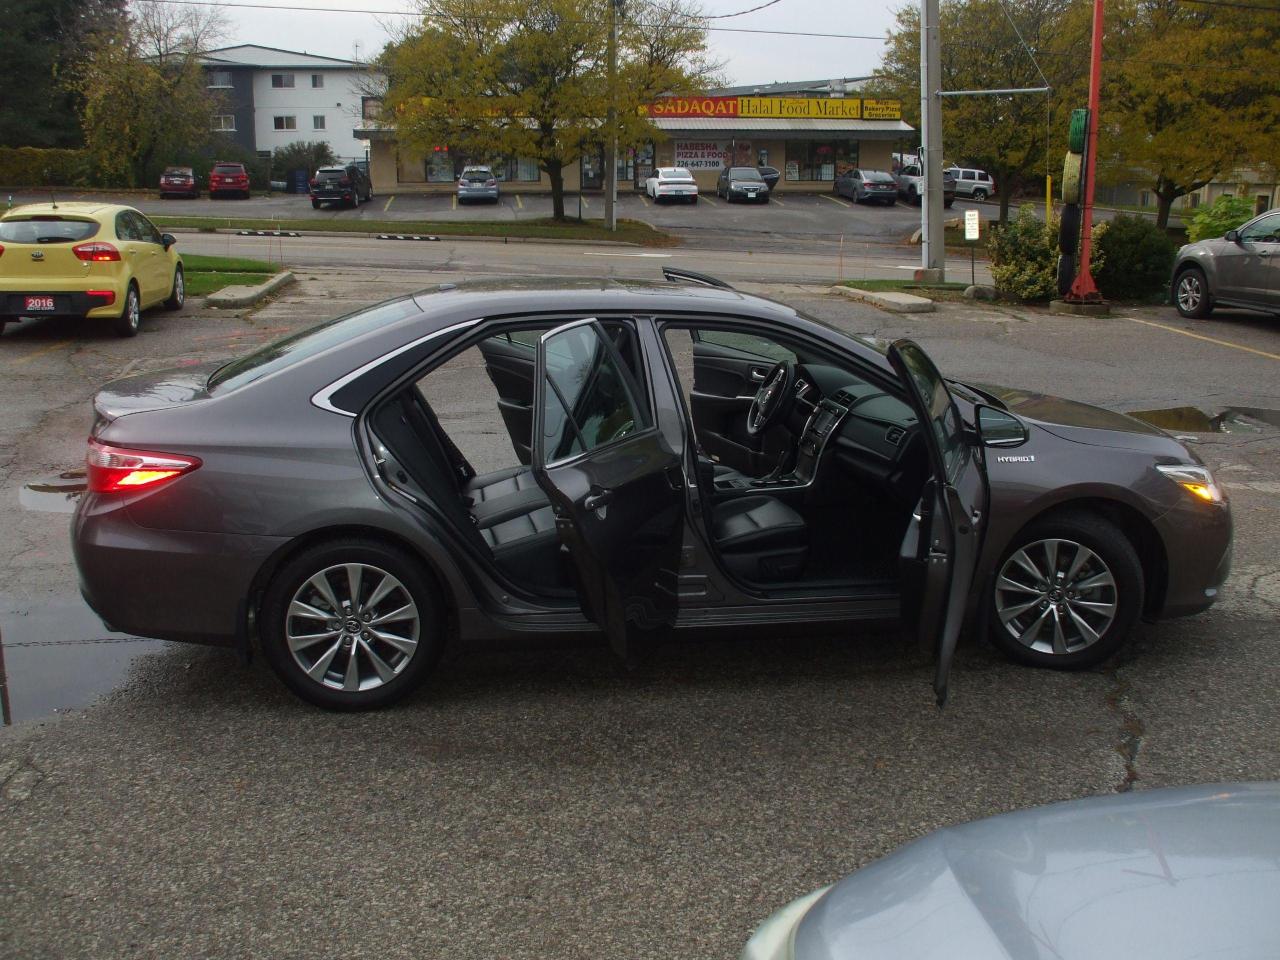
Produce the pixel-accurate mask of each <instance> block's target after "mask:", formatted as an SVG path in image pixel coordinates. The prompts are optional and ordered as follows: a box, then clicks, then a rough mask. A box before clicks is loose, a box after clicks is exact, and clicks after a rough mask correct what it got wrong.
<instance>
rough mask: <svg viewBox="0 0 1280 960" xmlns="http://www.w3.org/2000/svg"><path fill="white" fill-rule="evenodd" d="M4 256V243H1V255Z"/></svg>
mask: <svg viewBox="0 0 1280 960" xmlns="http://www.w3.org/2000/svg"><path fill="white" fill-rule="evenodd" d="M3 256H4V244H3V243H0V257H3Z"/></svg>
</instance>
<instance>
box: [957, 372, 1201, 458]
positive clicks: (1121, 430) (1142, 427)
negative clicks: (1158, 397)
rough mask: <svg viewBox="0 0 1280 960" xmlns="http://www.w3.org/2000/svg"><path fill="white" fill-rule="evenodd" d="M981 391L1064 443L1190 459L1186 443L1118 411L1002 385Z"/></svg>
mask: <svg viewBox="0 0 1280 960" xmlns="http://www.w3.org/2000/svg"><path fill="white" fill-rule="evenodd" d="M979 389H981V390H983V391H985V392H986V393H989V394H991V395H992V396H994V397H996V398H998V399H999V400H1000V402H1001V403H1003V404H1004V405H1005V406H1006V407H1008V408H1009V409H1010V410H1011V411H1012V412H1014V413H1016V414H1017V415H1018V416H1020V417H1023V418H1025V419H1027V420H1032V421H1034V422H1035V423H1037V424H1039V425H1040V426H1041V427H1043V428H1044V429H1045V430H1048V431H1049V432H1050V433H1052V434H1054V435H1055V436H1059V437H1062V438H1063V439H1064V440H1073V441H1075V442H1076V443H1087V444H1090V445H1092V446H1095V447H1124V448H1126V449H1130V450H1142V451H1145V452H1148V453H1153V454H1158V455H1159V454H1163V455H1166V456H1172V457H1186V456H1187V452H1186V449H1185V448H1184V447H1183V446H1182V444H1180V443H1179V442H1178V441H1177V440H1174V439H1173V438H1172V437H1171V436H1169V435H1168V434H1167V433H1165V432H1164V431H1163V430H1161V429H1160V428H1159V427H1153V426H1152V425H1151V424H1149V423H1143V422H1142V421H1141V420H1136V419H1134V418H1133V417H1130V416H1126V415H1125V414H1123V413H1116V412H1115V411H1114V410H1107V409H1104V408H1103V407H1095V406H1093V405H1092V404H1088V403H1079V402H1078V401H1076V400H1066V399H1063V398H1062V397H1052V396H1049V395H1048V394H1044V393H1035V392H1034V391H1031V390H1017V389H1014V388H1012V387H1003V386H1000V385H999V384H991V383H983V384H980V385H979Z"/></svg>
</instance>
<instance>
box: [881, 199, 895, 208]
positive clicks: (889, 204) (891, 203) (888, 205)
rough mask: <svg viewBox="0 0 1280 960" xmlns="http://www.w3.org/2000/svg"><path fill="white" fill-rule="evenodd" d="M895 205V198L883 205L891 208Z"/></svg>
mask: <svg viewBox="0 0 1280 960" xmlns="http://www.w3.org/2000/svg"><path fill="white" fill-rule="evenodd" d="M897 203H898V201H897V199H896V198H895V199H893V200H886V201H885V202H884V205H885V206H886V207H892V206H896V205H897Z"/></svg>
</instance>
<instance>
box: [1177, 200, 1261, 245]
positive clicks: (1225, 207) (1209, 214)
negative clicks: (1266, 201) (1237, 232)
mask: <svg viewBox="0 0 1280 960" xmlns="http://www.w3.org/2000/svg"><path fill="white" fill-rule="evenodd" d="M1252 217H1253V201H1252V200H1250V199H1249V198H1248V197H1231V196H1221V197H1219V198H1218V199H1217V200H1215V201H1213V206H1210V207H1199V208H1197V209H1196V212H1195V215H1194V216H1193V217H1192V218H1191V226H1189V227H1187V240H1188V241H1189V242H1191V243H1195V242H1196V241H1197V240H1208V239H1210V238H1213V237H1220V236H1222V235H1223V234H1224V233H1226V232H1227V231H1228V230H1234V229H1235V228H1236V227H1238V226H1240V224H1242V223H1244V222H1245V221H1246V220H1249V219H1252ZM1184 219H1185V218H1184Z"/></svg>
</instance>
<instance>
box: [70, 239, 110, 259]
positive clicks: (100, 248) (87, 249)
mask: <svg viewBox="0 0 1280 960" xmlns="http://www.w3.org/2000/svg"><path fill="white" fill-rule="evenodd" d="M71 252H72V253H74V254H75V255H76V256H77V257H79V258H80V259H81V260H89V261H92V262H93V263H107V262H109V261H112V260H119V259H120V251H119V250H117V249H116V248H115V247H114V246H112V245H111V244H109V243H103V242H102V241H100V240H99V241H96V242H94V243H82V244H79V245H78V246H74V247H72V248H71Z"/></svg>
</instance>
